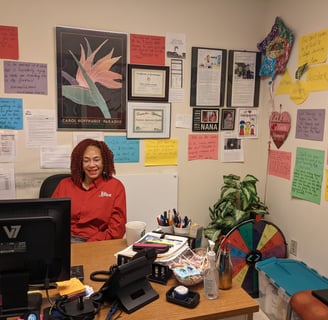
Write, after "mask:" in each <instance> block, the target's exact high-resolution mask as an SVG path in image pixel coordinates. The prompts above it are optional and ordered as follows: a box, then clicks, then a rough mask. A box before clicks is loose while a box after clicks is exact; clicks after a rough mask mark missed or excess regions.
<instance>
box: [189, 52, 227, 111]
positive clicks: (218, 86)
mask: <svg viewBox="0 0 328 320" xmlns="http://www.w3.org/2000/svg"><path fill="white" fill-rule="evenodd" d="M226 62H227V50H226V49H215V48H202V47H192V51H191V84H190V106H192V107H193V106H197V107H221V106H223V105H224V96H225V78H226Z"/></svg>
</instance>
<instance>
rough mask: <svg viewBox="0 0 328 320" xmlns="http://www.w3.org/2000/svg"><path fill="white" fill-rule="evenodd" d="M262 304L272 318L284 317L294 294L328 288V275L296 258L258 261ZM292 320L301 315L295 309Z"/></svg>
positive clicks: (278, 319) (256, 266)
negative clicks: (327, 276) (324, 275)
mask: <svg viewBox="0 0 328 320" xmlns="http://www.w3.org/2000/svg"><path fill="white" fill-rule="evenodd" d="M255 268H256V269H257V270H258V279H259V300H258V301H259V305H260V308H261V310H263V311H264V312H265V313H266V314H267V316H268V317H269V318H270V319H271V320H285V319H286V313H287V307H288V303H289V300H290V298H291V296H292V295H293V294H294V293H296V292H299V291H302V290H313V289H325V288H328V279H327V278H325V277H323V276H320V275H319V274H318V273H317V272H316V271H315V270H314V269H310V268H309V267H308V266H307V265H306V264H305V263H304V262H301V261H297V260H293V259H278V258H275V257H273V258H269V259H266V260H263V261H260V262H258V263H256V265H255ZM292 319H293V320H298V319H299V318H298V317H297V315H296V314H295V313H293V315H292Z"/></svg>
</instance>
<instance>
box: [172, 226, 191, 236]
mask: <svg viewBox="0 0 328 320" xmlns="http://www.w3.org/2000/svg"><path fill="white" fill-rule="evenodd" d="M189 232H190V227H187V228H178V227H175V226H174V234H177V235H179V236H189Z"/></svg>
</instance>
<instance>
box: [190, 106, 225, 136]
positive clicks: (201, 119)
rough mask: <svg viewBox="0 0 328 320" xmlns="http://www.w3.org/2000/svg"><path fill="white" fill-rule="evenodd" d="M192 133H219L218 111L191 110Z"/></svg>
mask: <svg viewBox="0 0 328 320" xmlns="http://www.w3.org/2000/svg"><path fill="white" fill-rule="evenodd" d="M192 111H193V112H192V131H212V132H213V131H219V119H220V109H214V108H212V109H205V108H204V109H203V108H193V110H192Z"/></svg>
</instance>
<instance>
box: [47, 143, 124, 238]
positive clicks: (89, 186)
mask: <svg viewBox="0 0 328 320" xmlns="http://www.w3.org/2000/svg"><path fill="white" fill-rule="evenodd" d="M113 174H115V167H114V155H113V153H112V151H111V150H110V149H109V148H108V147H107V145H106V144H105V142H103V141H97V140H93V139H85V140H83V141H81V142H80V143H79V144H78V145H77V146H76V147H75V148H74V149H73V151H72V154H71V177H69V178H65V179H63V180H61V182H60V183H59V184H58V186H57V188H56V189H55V191H54V193H53V195H52V197H53V198H70V199H71V235H72V242H76V241H97V240H109V239H118V238H123V236H124V234H125V223H126V195H125V188H124V185H123V184H122V182H121V181H120V180H118V179H116V178H115V177H113Z"/></svg>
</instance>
